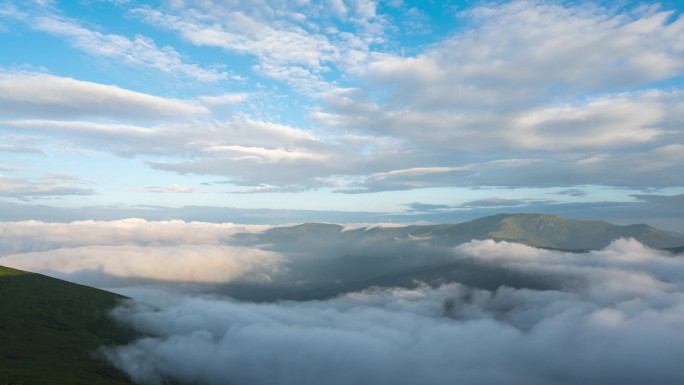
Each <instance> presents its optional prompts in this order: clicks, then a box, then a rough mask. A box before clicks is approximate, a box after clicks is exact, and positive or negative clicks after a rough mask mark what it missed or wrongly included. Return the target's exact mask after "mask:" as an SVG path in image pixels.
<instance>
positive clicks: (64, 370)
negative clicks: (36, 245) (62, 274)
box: [0, 266, 133, 385]
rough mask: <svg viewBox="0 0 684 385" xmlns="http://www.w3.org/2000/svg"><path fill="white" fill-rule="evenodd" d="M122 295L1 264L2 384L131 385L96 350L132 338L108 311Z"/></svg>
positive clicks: (0, 349) (0, 377) (0, 366)
mask: <svg viewBox="0 0 684 385" xmlns="http://www.w3.org/2000/svg"><path fill="white" fill-rule="evenodd" d="M122 299H124V298H123V297H121V296H119V295H116V294H112V293H109V292H106V291H103V290H98V289H94V288H91V287H87V286H82V285H76V284H73V283H69V282H65V281H61V280H58V279H54V278H50V277H46V276H43V275H40V274H33V273H27V272H24V271H20V270H15V269H10V268H7V267H2V266H0V384H6V383H21V384H22V385H34V384H35V385H57V384H63V385H79V384H83V385H98V384H103V385H104V384H110V385H114V384H131V382H130V381H128V379H127V378H126V377H125V375H123V374H122V373H120V372H119V371H117V370H116V369H114V368H112V367H111V366H109V365H108V364H107V363H106V362H104V361H103V360H102V359H100V358H98V357H97V355H96V354H95V352H96V351H97V349H98V348H99V347H101V346H103V345H111V344H119V343H125V342H127V341H129V340H130V339H131V338H132V337H133V335H132V332H131V331H129V330H125V329H123V328H122V327H120V326H119V325H117V324H116V323H114V321H112V320H111V319H110V318H109V317H108V316H107V312H108V310H110V309H112V308H113V307H114V306H116V305H117V304H118V303H119V302H120V301H121V300H122Z"/></svg>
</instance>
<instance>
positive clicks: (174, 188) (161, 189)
mask: <svg viewBox="0 0 684 385" xmlns="http://www.w3.org/2000/svg"><path fill="white" fill-rule="evenodd" d="M137 191H141V192H150V193H171V194H190V193H194V192H195V191H196V190H195V188H194V187H191V186H183V185H178V184H172V185H170V186H150V187H141V188H139V189H137Z"/></svg>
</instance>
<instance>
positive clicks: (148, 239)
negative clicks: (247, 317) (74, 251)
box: [0, 218, 269, 255]
mask: <svg viewBox="0 0 684 385" xmlns="http://www.w3.org/2000/svg"><path fill="white" fill-rule="evenodd" d="M268 228H269V226H264V225H236V224H233V223H206V222H184V221H180V220H173V221H146V220H144V219H138V218H130V219H122V220H115V221H93V220H88V221H76V222H71V223H60V222H57V223H48V222H40V221H24V222H0V233H2V234H3V237H2V238H0V253H2V254H4V255H7V254H8V253H10V254H18V253H23V252H31V251H47V250H52V249H59V248H77V247H83V246H126V245H139V246H154V245H160V246H174V245H187V244H191V245H197V244H199V245H202V244H216V245H220V244H225V243H226V242H227V241H228V240H229V239H230V238H231V237H232V236H233V235H234V234H236V233H241V232H255V231H263V230H266V229H268Z"/></svg>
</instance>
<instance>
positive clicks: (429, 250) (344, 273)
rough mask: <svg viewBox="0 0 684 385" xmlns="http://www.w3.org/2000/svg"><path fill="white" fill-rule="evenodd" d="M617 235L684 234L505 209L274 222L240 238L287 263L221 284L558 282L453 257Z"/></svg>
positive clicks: (676, 245)
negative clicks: (473, 245)
mask: <svg viewBox="0 0 684 385" xmlns="http://www.w3.org/2000/svg"><path fill="white" fill-rule="evenodd" d="M618 238H634V239H636V240H638V241H639V242H641V243H643V244H645V245H648V246H650V247H652V248H667V249H668V250H670V251H672V252H677V251H679V250H680V249H681V247H680V246H683V245H684V236H682V235H679V234H673V233H668V232H664V231H660V230H657V229H655V228H653V227H650V226H647V225H629V226H618V225H613V224H610V223H607V222H600V221H577V220H570V219H564V218H560V217H557V216H553V215H544V214H500V215H494V216H490V217H486V218H481V219H477V220H474V221H470V222H464V223H458V224H442V225H429V226H403V227H369V228H360V229H352V230H349V229H345V228H344V227H343V226H339V225H334V224H325V223H306V224H302V225H298V226H292V227H276V228H273V229H270V230H268V231H265V232H263V233H258V234H241V235H239V236H238V237H236V239H235V241H237V242H239V243H242V244H244V245H246V246H257V247H260V248H265V249H269V250H273V251H277V252H280V253H283V254H284V255H286V257H287V265H286V269H283V270H282V272H281V274H280V275H276V276H273V277H272V278H273V281H272V282H270V283H264V284H254V283H230V284H226V285H224V286H223V288H222V291H223V292H224V293H226V294H228V295H231V296H234V297H236V298H239V299H246V300H257V301H262V300H263V301H271V300H278V299H321V298H327V297H332V296H335V295H337V294H339V293H343V292H350V291H355V290H362V289H364V288H368V287H372V286H383V287H389V286H403V287H413V286H415V285H416V282H424V283H429V284H435V285H438V284H440V283H443V282H459V283H462V284H465V285H467V286H472V287H477V288H482V289H487V290H494V289H496V288H497V287H499V286H501V285H504V286H511V287H519V288H522V287H526V288H554V285H555V284H554V282H549V281H548V280H545V279H544V277H531V276H529V275H525V274H516V273H514V272H511V271H507V270H504V269H499V268H497V267H496V266H483V265H478V264H474V263H471V262H469V261H467V260H463V259H458V258H454V252H453V248H454V246H456V245H459V244H462V243H465V242H470V241H472V240H482V239H494V240H497V241H509V242H517V243H523V244H526V245H530V246H535V247H543V248H552V249H561V250H566V251H583V250H589V249H601V248H603V247H606V246H608V245H609V244H610V243H611V242H612V241H614V240H616V239H618Z"/></svg>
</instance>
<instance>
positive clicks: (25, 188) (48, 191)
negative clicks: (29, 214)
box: [0, 174, 95, 199]
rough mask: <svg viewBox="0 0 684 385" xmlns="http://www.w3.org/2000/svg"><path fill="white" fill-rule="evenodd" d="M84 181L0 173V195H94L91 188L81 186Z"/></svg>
mask: <svg viewBox="0 0 684 385" xmlns="http://www.w3.org/2000/svg"><path fill="white" fill-rule="evenodd" d="M82 183H83V182H82V181H79V180H77V179H76V180H74V179H68V180H64V179H63V178H55V177H51V176H44V177H41V178H35V179H26V178H20V177H13V176H9V175H2V174H0V196H4V197H10V198H19V199H32V198H38V197H51V196H52V197H56V196H64V195H92V194H94V193H95V192H94V191H93V190H92V189H90V188H84V187H81V186H79V184H82Z"/></svg>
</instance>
